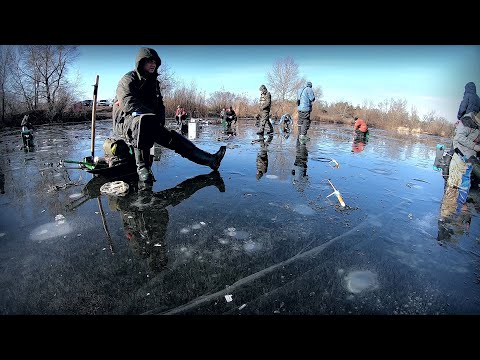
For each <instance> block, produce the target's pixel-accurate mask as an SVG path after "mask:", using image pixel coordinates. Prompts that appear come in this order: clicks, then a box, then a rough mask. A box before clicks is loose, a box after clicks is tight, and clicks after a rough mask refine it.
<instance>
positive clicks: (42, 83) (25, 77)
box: [15, 45, 79, 117]
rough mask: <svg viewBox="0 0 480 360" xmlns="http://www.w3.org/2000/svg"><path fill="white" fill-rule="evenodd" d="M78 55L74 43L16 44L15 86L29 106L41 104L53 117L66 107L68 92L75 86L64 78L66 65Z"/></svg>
mask: <svg viewBox="0 0 480 360" xmlns="http://www.w3.org/2000/svg"><path fill="white" fill-rule="evenodd" d="M78 54H79V53H78V48H77V47H76V46H67V45H25V46H21V47H19V49H18V60H19V61H18V62H17V66H16V67H15V73H16V77H15V78H16V84H15V85H16V86H15V88H16V91H17V92H18V93H19V95H21V96H22V97H23V98H24V100H25V103H26V105H27V107H28V108H29V109H38V108H39V105H40V104H41V103H44V104H46V107H47V109H48V110H49V112H50V114H51V116H53V117H54V116H55V115H57V114H59V113H60V112H62V111H63V110H64V109H65V107H66V105H67V102H69V101H71V97H72V96H67V94H72V88H73V87H74V86H73V84H70V83H69V82H68V79H67V75H68V70H69V65H71V64H72V63H73V62H74V61H75V60H76V59H77V57H78Z"/></svg>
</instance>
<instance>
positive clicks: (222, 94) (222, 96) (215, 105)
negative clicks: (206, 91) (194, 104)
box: [208, 87, 236, 113]
mask: <svg viewBox="0 0 480 360" xmlns="http://www.w3.org/2000/svg"><path fill="white" fill-rule="evenodd" d="M235 97H236V96H235V94H234V93H231V92H229V91H225V89H224V88H223V87H222V88H221V90H220V91H215V92H214V93H211V94H210V97H209V99H208V104H209V106H210V109H211V110H213V111H214V112H215V113H220V111H221V110H222V109H223V108H225V107H227V106H230V105H232V106H233V103H234V101H235Z"/></svg>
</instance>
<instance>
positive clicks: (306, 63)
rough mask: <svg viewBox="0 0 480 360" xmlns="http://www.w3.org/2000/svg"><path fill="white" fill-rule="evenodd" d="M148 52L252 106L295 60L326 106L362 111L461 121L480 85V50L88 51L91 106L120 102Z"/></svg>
mask: <svg viewBox="0 0 480 360" xmlns="http://www.w3.org/2000/svg"><path fill="white" fill-rule="evenodd" d="M140 47H151V48H153V49H155V50H156V51H157V52H158V54H159V56H160V58H161V60H162V66H163V65H165V64H166V65H168V67H169V68H170V70H171V71H172V72H173V73H174V77H175V78H176V79H177V80H180V81H183V82H184V83H185V84H186V85H190V84H191V83H192V82H193V83H194V84H195V85H196V87H197V89H198V90H200V91H205V93H206V95H207V97H208V95H209V94H211V93H213V92H215V91H219V90H221V89H222V88H223V89H224V90H225V91H230V92H233V93H235V94H245V95H246V96H247V97H249V98H250V99H254V98H259V96H260V92H259V90H258V88H259V87H260V85H261V84H265V85H267V87H268V83H267V72H268V71H271V70H272V68H273V65H274V63H275V61H276V60H278V59H281V58H285V57H292V58H293V59H294V61H295V62H296V63H297V64H298V65H299V71H300V76H303V77H305V78H306V79H307V80H308V81H311V82H312V84H313V87H314V88H315V87H317V86H321V88H322V91H323V97H321V98H320V99H319V100H323V101H327V102H329V103H330V102H333V101H347V102H350V103H351V104H352V105H353V106H357V105H359V106H361V105H362V104H363V103H364V102H365V101H372V102H373V103H374V104H375V105H377V104H378V103H379V102H381V101H383V100H389V99H391V98H395V99H404V100H406V101H407V105H408V109H409V110H410V109H411V107H412V106H415V107H416V108H417V111H418V113H419V115H420V116H423V115H424V114H427V113H429V112H431V111H435V113H436V115H438V116H443V117H445V118H446V119H447V120H448V121H452V122H453V121H456V115H457V111H458V107H459V104H460V102H461V100H462V97H463V93H464V90H465V84H466V83H467V82H470V81H473V82H474V83H475V85H476V86H477V92H478V87H479V85H480V46H477V45H389V46H386V45H148V44H146V45H81V46H79V52H80V56H79V58H78V60H77V61H76V63H75V64H74V69H73V72H72V73H71V74H73V73H76V74H78V75H79V76H80V80H81V84H82V85H81V89H80V90H81V92H82V96H83V98H82V99H80V100H83V99H92V98H93V84H94V83H95V78H96V75H97V74H98V75H99V85H98V96H97V99H98V100H100V99H113V98H114V96H115V90H116V87H117V84H118V81H119V80H120V78H121V77H122V76H123V75H124V74H125V73H127V72H128V71H130V70H133V69H134V67H135V58H136V55H137V52H138V50H139V49H140Z"/></svg>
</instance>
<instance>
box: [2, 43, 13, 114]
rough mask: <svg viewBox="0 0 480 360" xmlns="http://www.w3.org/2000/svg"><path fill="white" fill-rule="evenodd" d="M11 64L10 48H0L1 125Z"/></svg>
mask: <svg viewBox="0 0 480 360" xmlns="http://www.w3.org/2000/svg"><path fill="white" fill-rule="evenodd" d="M11 63H12V48H11V47H9V46H0V101H1V102H0V105H1V107H2V109H1V112H2V123H5V112H6V103H7V90H8V89H7V85H8V81H9V77H10V73H11V71H10V69H11Z"/></svg>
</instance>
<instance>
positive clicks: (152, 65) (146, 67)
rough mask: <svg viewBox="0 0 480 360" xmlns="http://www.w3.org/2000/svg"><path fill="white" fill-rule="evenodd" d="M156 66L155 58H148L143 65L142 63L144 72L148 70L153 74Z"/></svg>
mask: <svg viewBox="0 0 480 360" xmlns="http://www.w3.org/2000/svg"><path fill="white" fill-rule="evenodd" d="M156 68H157V62H156V61H155V59H149V60H147V61H146V62H145V65H143V70H145V72H148V73H150V74H153V73H154V72H155V69H156Z"/></svg>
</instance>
